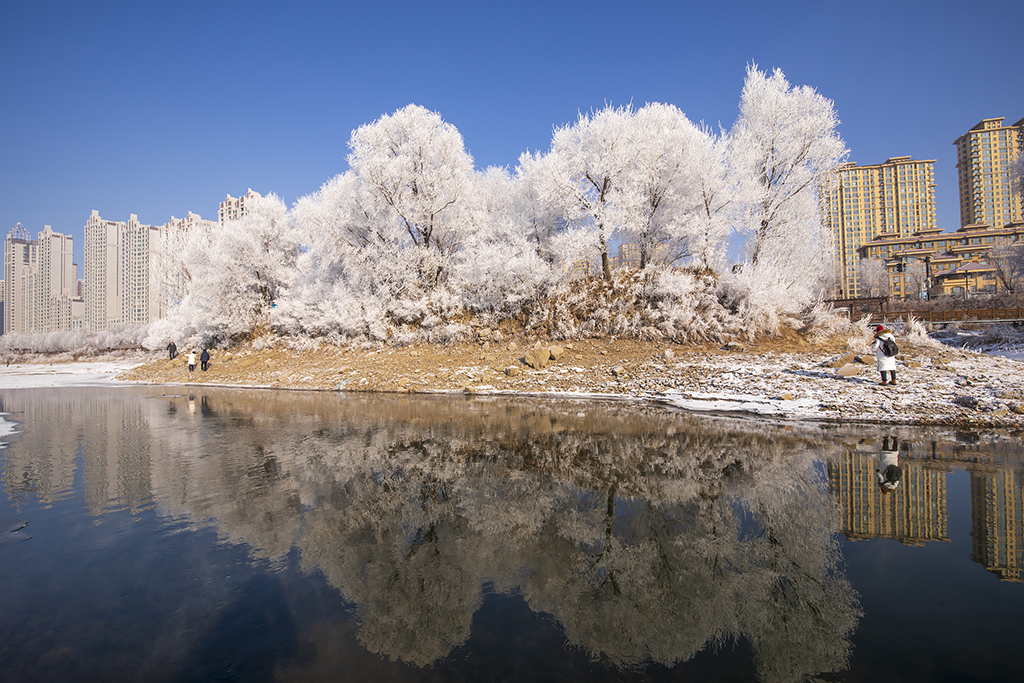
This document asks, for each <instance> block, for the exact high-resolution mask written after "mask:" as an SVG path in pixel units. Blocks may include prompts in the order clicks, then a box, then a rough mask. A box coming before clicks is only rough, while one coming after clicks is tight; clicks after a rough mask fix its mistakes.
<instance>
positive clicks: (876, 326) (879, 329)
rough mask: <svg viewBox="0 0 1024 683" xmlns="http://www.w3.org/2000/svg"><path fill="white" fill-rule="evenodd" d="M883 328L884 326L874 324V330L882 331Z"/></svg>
mask: <svg viewBox="0 0 1024 683" xmlns="http://www.w3.org/2000/svg"><path fill="white" fill-rule="evenodd" d="M884 329H885V328H884V327H882V326H881V325H875V332H881V331H882V330H884Z"/></svg>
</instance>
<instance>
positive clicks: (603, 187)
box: [545, 106, 638, 280]
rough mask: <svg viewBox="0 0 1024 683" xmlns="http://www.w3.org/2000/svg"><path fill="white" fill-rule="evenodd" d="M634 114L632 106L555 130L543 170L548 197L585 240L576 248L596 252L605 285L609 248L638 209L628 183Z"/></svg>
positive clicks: (588, 116) (633, 146)
mask: <svg viewBox="0 0 1024 683" xmlns="http://www.w3.org/2000/svg"><path fill="white" fill-rule="evenodd" d="M633 114H634V112H633V108H632V107H631V106H626V107H612V106H606V107H605V108H604V109H602V110H600V111H598V112H595V113H593V114H580V115H579V119H578V120H577V121H576V123H574V124H572V125H566V126H562V127H561V128H558V129H556V130H555V133H554V136H553V137H552V140H551V152H550V155H549V156H550V158H549V160H548V164H549V165H548V167H547V169H546V170H547V171H548V178H547V180H548V182H547V183H546V188H545V190H546V193H548V194H549V196H551V197H552V199H553V201H555V202H557V203H558V204H559V205H560V206H561V207H562V211H563V212H564V213H563V215H564V217H565V220H566V222H567V224H568V225H570V226H572V227H575V228H577V229H579V230H580V231H581V232H582V234H583V235H586V238H587V239H585V240H579V241H578V242H577V243H578V244H579V245H580V246H581V247H585V246H589V247H590V249H592V250H594V251H596V252H597V254H598V255H599V257H600V260H601V271H602V273H603V275H604V278H605V279H606V280H611V260H610V257H609V253H608V244H609V242H610V241H611V239H612V237H613V236H614V235H615V234H616V232H617V231H618V230H620V229H621V228H622V226H623V225H624V224H625V223H627V222H628V221H629V220H630V219H631V218H632V214H635V212H636V207H637V203H638V196H637V194H636V188H635V184H631V183H629V182H628V178H629V176H630V174H631V173H633V172H635V170H636V162H637V152H638V150H637V146H636V136H635V135H634V117H633Z"/></svg>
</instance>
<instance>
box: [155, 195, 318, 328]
mask: <svg viewBox="0 0 1024 683" xmlns="http://www.w3.org/2000/svg"><path fill="white" fill-rule="evenodd" d="M246 209H247V214H246V215H245V216H243V217H242V218H240V219H239V220H236V221H228V222H227V223H224V224H223V225H221V226H220V227H219V228H218V229H217V230H215V231H214V232H213V234H212V235H211V238H210V242H209V244H208V245H199V244H198V243H196V244H195V245H191V246H190V248H189V250H188V254H189V256H188V261H187V267H188V268H189V272H190V273H191V276H192V279H191V284H190V287H189V293H188V295H187V296H186V297H185V298H184V299H183V300H182V301H181V302H180V304H178V306H176V307H175V308H174V309H173V310H172V311H171V313H170V315H168V317H167V318H166V319H165V320H163V321H161V322H160V324H159V325H155V326H154V328H153V329H152V330H151V333H150V335H151V337H153V338H160V339H167V338H169V339H180V340H184V341H185V344H190V345H191V344H208V343H214V342H228V341H231V340H233V339H238V338H242V337H246V336H250V335H252V334H258V333H259V332H261V331H262V330H265V329H268V328H269V325H270V311H271V309H272V308H273V307H274V306H275V305H276V302H277V301H278V300H279V298H281V297H282V296H283V295H284V293H285V290H286V289H287V287H288V286H289V284H290V283H291V281H292V279H293V277H294V269H295V263H296V259H297V256H298V253H299V243H298V240H297V239H296V234H295V231H294V230H293V229H292V227H291V225H290V221H289V216H288V210H287V208H286V207H285V205H284V202H283V201H281V199H280V197H278V196H277V195H273V194H271V195H268V196H266V197H261V198H258V199H256V200H254V201H252V202H250V203H249V204H248V205H247V207H246ZM200 246H202V247H203V248H197V247H200Z"/></svg>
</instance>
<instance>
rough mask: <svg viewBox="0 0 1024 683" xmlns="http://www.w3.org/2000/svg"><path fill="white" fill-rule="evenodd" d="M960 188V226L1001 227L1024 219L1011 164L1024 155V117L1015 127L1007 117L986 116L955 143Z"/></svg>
mask: <svg viewBox="0 0 1024 683" xmlns="http://www.w3.org/2000/svg"><path fill="white" fill-rule="evenodd" d="M953 144H954V145H956V170H957V175H958V177H959V181H960V183H959V189H960V225H961V227H962V226H965V225H974V224H978V223H985V224H987V225H991V226H995V227H1000V226H1002V225H1004V224H1006V223H1011V222H1018V221H1021V220H1024V213H1022V209H1024V207H1022V200H1021V197H1020V195H1019V194H1017V193H1014V192H1013V179H1012V178H1011V177H1010V164H1011V163H1012V162H1013V161H1014V159H1016V158H1017V157H1018V156H1020V155H1021V154H1024V119H1021V120H1020V121H1017V123H1015V124H1013V125H1012V126H1004V125H1003V117H1000V118H996V119H983V120H982V121H980V122H979V123H978V124H977V125H975V126H973V127H972V128H971V129H970V130H969V131H967V132H966V133H964V134H963V135H961V136H960V137H958V138H957V139H956V141H955V142H954V143H953Z"/></svg>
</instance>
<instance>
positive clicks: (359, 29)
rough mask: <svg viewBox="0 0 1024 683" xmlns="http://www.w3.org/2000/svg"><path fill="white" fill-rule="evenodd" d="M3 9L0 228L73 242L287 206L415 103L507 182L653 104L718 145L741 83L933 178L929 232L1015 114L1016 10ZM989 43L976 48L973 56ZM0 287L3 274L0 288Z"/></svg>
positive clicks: (661, 5)
mask: <svg viewBox="0 0 1024 683" xmlns="http://www.w3.org/2000/svg"><path fill="white" fill-rule="evenodd" d="M585 9H586V11H582V12H581V11H579V7H578V6H577V5H575V4H569V3H558V2H554V3H550V2H546V3H538V2H525V3H519V4H517V5H516V6H514V7H513V6H498V5H490V4H487V3H466V2H449V3H444V2H442V3H435V4H432V5H423V4H414V3H409V2H397V3H390V4H388V5H387V6H369V5H368V6H354V7H348V6H346V5H344V4H333V3H319V2H314V3H309V4H304V5H302V6H301V7H297V6H287V7H286V6H281V5H278V4H274V3H260V2H255V3H252V2H249V3H244V4H242V3H234V2H224V3H216V4H208V3H195V2H184V3H175V4H174V5H153V4H149V3H142V4H140V3H132V2H108V3H104V4H103V5H102V6H100V7H94V6H85V5H81V4H80V3H73V2H61V1H59V0H58V1H57V2H50V3H5V8H4V21H3V22H2V23H0V89H2V91H3V92H4V99H3V104H2V106H0V134H2V136H3V140H4V144H3V145H0V230H2V232H3V233H4V234H6V233H7V231H8V230H10V229H11V228H12V227H14V225H15V224H16V223H19V222H20V223H21V224H22V225H23V226H24V227H25V229H26V230H27V231H28V232H29V233H30V234H31V236H32V238H33V239H34V238H35V237H36V235H37V234H38V233H39V232H41V231H42V230H43V226H44V225H51V226H52V227H53V230H54V231H56V232H60V233H64V234H68V235H71V236H72V237H73V238H74V251H75V262H76V263H77V264H78V266H79V273H78V276H79V278H81V277H82V268H83V265H84V255H83V251H82V250H83V247H84V227H85V225H86V222H87V221H88V220H89V217H90V215H91V212H92V211H93V210H96V211H98V212H99V214H100V215H102V216H103V217H104V218H107V219H109V220H114V221H126V220H128V218H129V216H130V215H131V214H136V215H137V216H138V219H139V221H140V222H142V223H146V224H150V225H159V224H164V223H166V222H168V221H169V220H170V219H171V217H172V216H174V217H177V218H182V217H185V216H187V215H188V213H189V212H194V213H196V214H199V215H200V216H202V217H203V218H205V219H210V220H216V217H217V210H218V203H219V202H221V201H223V199H224V197H225V196H226V195H227V194H231V195H235V196H237V195H239V194H241V193H244V192H245V190H246V189H247V188H252V189H253V190H255V191H256V192H259V193H261V194H263V195H266V194H270V193H276V194H278V195H280V196H281V197H282V198H283V199H284V201H285V202H286V203H287V204H288V205H289V206H290V205H291V204H292V203H294V202H295V200H296V199H298V198H299V197H300V196H303V195H306V194H310V193H313V192H315V191H316V190H317V189H319V187H320V186H321V185H322V184H323V183H324V182H325V181H327V180H328V179H329V178H331V177H333V176H334V175H336V174H338V173H341V172H343V171H345V170H346V169H347V167H348V165H347V162H346V156H347V154H348V148H347V142H348V139H349V136H350V134H351V132H352V130H353V129H355V128H357V127H358V126H360V125H363V124H366V123H370V122H372V121H374V120H375V119H377V118H378V117H380V116H381V115H383V114H389V113H392V112H394V111H395V110H397V109H398V108H400V107H403V106H405V105H407V104H409V103H417V104H420V105H422V106H424V107H427V108H428V109H431V110H434V111H437V112H438V113H439V114H440V115H441V116H442V117H443V118H444V119H445V120H447V121H448V122H450V123H451V124H453V125H454V126H456V127H457V128H458V129H459V131H460V132H461V134H462V136H463V138H464V140H465V144H466V147H467V149H468V150H469V152H470V153H471V154H472V155H473V157H474V160H475V163H476V166H477V168H478V169H483V168H485V167H487V166H492V165H496V166H508V167H510V168H514V167H515V165H516V163H517V160H518V157H519V155H520V154H521V153H523V152H526V151H528V150H538V149H540V150H546V149H547V148H548V146H549V144H550V141H551V133H552V129H553V128H554V127H556V126H561V125H564V124H567V123H570V122H572V121H574V120H575V119H576V116H577V113H578V112H579V111H589V110H591V109H596V108H600V107H602V106H604V105H605V104H606V103H610V104H615V105H621V104H627V103H629V102H632V103H633V104H634V105H637V106H640V105H643V104H644V103H647V102H667V103H671V104H675V105H677V106H678V107H679V108H680V109H682V110H683V111H684V112H685V113H686V115H687V116H688V117H689V118H690V119H691V120H693V121H695V122H700V121H704V122H706V123H707V124H709V125H711V126H713V127H717V126H718V125H719V124H721V125H722V126H724V127H729V126H731V125H732V123H733V121H734V120H735V118H736V114H737V105H738V103H739V98H740V90H741V88H742V85H743V79H744V76H745V69H746V65H747V64H748V63H751V62H754V63H757V64H758V65H759V66H760V67H761V68H762V69H773V68H780V69H782V71H783V72H784V73H785V74H786V76H787V78H788V80H789V81H790V82H791V83H793V84H795V85H808V86H811V87H813V88H814V89H816V90H817V91H818V92H820V93H821V94H822V95H824V96H825V97H828V98H830V99H832V100H833V101H834V102H835V108H836V111H837V112H838V114H839V117H840V119H841V121H842V123H841V125H840V127H839V133H840V134H841V135H842V137H843V139H844V140H845V141H846V144H847V146H848V147H849V149H850V156H849V160H850V161H851V162H856V163H858V164H860V165H868V164H880V163H882V162H884V161H885V160H886V159H889V158H892V157H897V156H910V157H911V158H914V159H935V160H936V161H935V166H934V169H935V183H936V188H935V192H936V197H935V202H936V213H937V226H938V227H939V228H941V229H942V230H944V231H952V230H956V229H957V228H958V227H959V226H960V206H959V199H958V182H957V171H956V163H957V150H956V147H955V146H954V141H955V140H957V138H959V137H960V136H962V135H963V134H964V133H965V132H966V131H967V130H968V129H969V128H970V127H971V126H973V125H975V124H976V123H977V122H978V121H981V120H983V119H989V118H996V117H1005V118H1006V121H1007V122H1013V121H1017V120H1019V119H1021V118H1022V117H1024V89H1021V88H1020V87H1019V86H1018V85H1017V83H1018V80H1019V79H1018V78H1016V74H1015V68H1014V64H1015V63H1016V59H1017V57H1018V52H1019V47H1018V46H1016V44H1015V43H1014V42H1013V41H1012V40H1007V39H1005V36H1003V34H1002V33H1001V32H1002V31H1003V30H1004V27H1005V26H1019V25H1020V24H1021V22H1022V21H1024V6H1022V5H1021V3H1018V2H1009V1H1006V2H996V3H994V4H989V5H986V6H985V7H984V8H983V9H977V10H973V9H968V8H965V7H964V6H961V5H956V4H953V3H947V4H938V5H936V4H934V3H926V2H901V3H895V4H894V3H880V2H867V3H860V4H858V5H852V6H851V5H847V6H839V5H834V4H826V5H821V4H820V3H813V4H812V3H809V2H799V3H787V4H786V5H785V6H783V7H778V6H766V5H764V4H761V3H753V2H738V3H733V4H732V5H729V6H728V8H727V9H717V8H713V7H711V6H703V5H702V6H696V7H688V6H685V5H683V4H674V3H666V2H650V1H642V2H639V3H634V4H632V5H629V6H625V5H621V4H620V3H615V4H613V3H608V2H597V3H592V4H590V5H587V6H586V8H585ZM986 36H988V37H986ZM0 277H2V274H0Z"/></svg>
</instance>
